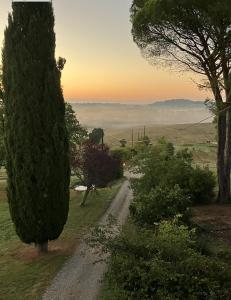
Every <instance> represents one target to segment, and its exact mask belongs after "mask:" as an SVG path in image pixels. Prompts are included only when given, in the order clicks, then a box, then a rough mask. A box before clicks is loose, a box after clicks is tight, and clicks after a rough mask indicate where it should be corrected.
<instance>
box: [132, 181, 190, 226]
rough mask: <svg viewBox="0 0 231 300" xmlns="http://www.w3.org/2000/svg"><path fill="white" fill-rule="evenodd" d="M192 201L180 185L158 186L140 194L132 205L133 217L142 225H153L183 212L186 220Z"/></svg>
mask: <svg viewBox="0 0 231 300" xmlns="http://www.w3.org/2000/svg"><path fill="white" fill-rule="evenodd" d="M190 204H191V202H190V199H189V197H188V196H186V195H185V193H184V191H183V190H182V189H181V188H180V187H179V186H177V185H176V186H174V187H173V188H169V187H166V186H165V187H162V186H158V187H156V188H155V189H153V190H151V191H150V192H149V193H148V194H144V195H141V194H140V195H138V196H136V197H135V199H134V201H133V202H132V204H131V205H130V212H131V216H132V218H133V219H134V220H135V222H137V223H138V224H140V225H144V226H153V225H154V223H155V222H159V221H161V220H163V219H169V218H174V217H175V216H176V215H177V214H181V215H182V217H183V220H184V221H186V220H187V219H188V218H189V216H190V210H189V206H190Z"/></svg>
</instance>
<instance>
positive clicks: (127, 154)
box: [111, 147, 133, 162]
mask: <svg viewBox="0 0 231 300" xmlns="http://www.w3.org/2000/svg"><path fill="white" fill-rule="evenodd" d="M111 154H112V155H113V156H114V157H118V158H119V159H121V160H122V162H127V161H128V160H130V159H131V158H132V155H133V153H132V149H130V148H127V147H126V148H115V149H113V150H111Z"/></svg>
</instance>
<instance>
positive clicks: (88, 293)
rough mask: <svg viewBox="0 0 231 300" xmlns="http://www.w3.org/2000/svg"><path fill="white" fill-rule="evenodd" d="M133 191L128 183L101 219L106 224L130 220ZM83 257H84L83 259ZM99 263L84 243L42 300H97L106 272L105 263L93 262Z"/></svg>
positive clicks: (125, 183) (123, 185) (123, 186)
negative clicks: (112, 219)
mask: <svg viewBox="0 0 231 300" xmlns="http://www.w3.org/2000/svg"><path fill="white" fill-rule="evenodd" d="M131 199H132V191H131V189H130V185H129V181H128V180H126V181H125V182H124V183H123V184H122V186H121V188H120V190H119V192H118V194H117V195H116V197H115V198H114V200H113V201H112V203H111V205H110V207H109V208H108V210H107V211H106V213H105V214H104V215H103V217H102V218H101V219H100V221H99V224H105V223H106V221H107V218H108V216H109V215H113V216H115V217H116V218H117V220H118V223H119V224H123V223H124V222H125V220H126V218H127V216H128V212H129V203H130V201H131ZM83 253H84V255H83ZM97 259H99V257H98V255H97V254H96V253H94V250H93V249H92V248H90V247H89V246H88V245H87V244H86V243H85V242H84V241H83V242H82V243H81V244H80V246H79V247H78V248H77V250H76V252H75V254H74V256H73V257H72V258H70V259H69V260H68V261H67V263H66V264H65V265H64V267H63V269H62V270H61V271H60V272H59V273H58V274H57V276H56V277H55V278H54V280H53V282H52V284H51V286H50V287H49V288H48V289H47V291H46V292H45V294H44V295H43V298H42V299H43V300H96V299H97V297H98V294H99V291H100V287H101V280H102V277H103V275H104V273H105V271H106V268H107V266H106V263H104V262H100V263H97V264H95V263H94V262H95V261H96V260H97Z"/></svg>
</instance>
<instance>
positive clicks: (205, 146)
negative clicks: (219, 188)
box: [105, 123, 216, 172]
mask: <svg viewBox="0 0 231 300" xmlns="http://www.w3.org/2000/svg"><path fill="white" fill-rule="evenodd" d="M133 130H134V142H136V141H137V136H138V132H139V133H140V134H143V128H141V127H136V128H134V129H133ZM146 134H147V135H148V136H149V138H150V140H151V142H152V143H153V144H154V143H155V142H156V141H157V140H158V139H159V138H161V137H163V136H164V137H165V138H166V139H167V140H168V141H170V142H172V143H173V144H174V145H175V148H176V149H177V150H180V149H182V148H189V149H190V150H192V151H193V155H194V161H195V162H196V164H199V165H201V166H207V165H208V166H209V167H210V169H211V170H213V171H214V172H216V145H215V143H216V128H215V125H214V124H212V123H206V124H196V125H195V124H183V125H178V124H177V125H155V126H151V127H147V128H146ZM131 135H132V128H124V129H106V130H105V140H106V143H108V144H109V145H110V146H112V147H119V146H120V143H119V140H121V139H122V138H124V139H126V140H127V141H128V145H129V146H131Z"/></svg>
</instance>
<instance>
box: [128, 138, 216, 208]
mask: <svg viewBox="0 0 231 300" xmlns="http://www.w3.org/2000/svg"><path fill="white" fill-rule="evenodd" d="M166 145H167V144H163V143H162V144H160V145H159V144H158V145H156V146H154V147H153V148H152V149H151V150H149V151H146V152H145V156H143V157H142V156H139V157H137V159H136V161H135V162H134V165H135V164H136V166H135V168H134V170H135V172H137V173H139V174H142V177H141V178H139V179H135V180H133V184H132V187H133V190H134V194H135V195H143V194H148V193H150V192H151V190H153V189H155V188H156V187H157V186H168V187H169V188H174V186H175V185H179V187H180V188H181V189H182V190H183V191H184V193H185V194H186V195H188V196H189V197H190V198H191V200H192V202H193V203H206V202H208V201H212V200H213V198H214V188H215V185H216V181H215V176H214V175H213V173H212V172H211V171H209V170H208V169H207V168H205V169H202V168H199V167H196V168H194V167H193V166H192V154H191V153H190V152H189V151H188V150H187V149H184V150H182V151H179V152H177V153H175V154H174V153H171V155H169V154H168V152H166V151H168V150H167V149H168V147H167V148H166ZM163 147H164V148H163ZM163 149H164V150H163Z"/></svg>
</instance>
